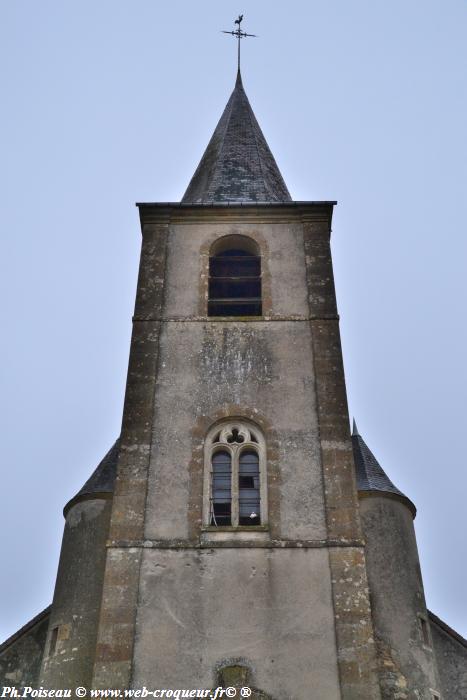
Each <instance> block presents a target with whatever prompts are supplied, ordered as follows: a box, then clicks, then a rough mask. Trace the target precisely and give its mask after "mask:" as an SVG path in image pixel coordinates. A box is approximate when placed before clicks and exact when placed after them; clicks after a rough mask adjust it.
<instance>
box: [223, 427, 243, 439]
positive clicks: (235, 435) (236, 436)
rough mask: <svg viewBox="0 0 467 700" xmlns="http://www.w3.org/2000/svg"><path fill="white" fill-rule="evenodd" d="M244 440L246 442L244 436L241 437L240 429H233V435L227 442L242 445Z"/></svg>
mask: <svg viewBox="0 0 467 700" xmlns="http://www.w3.org/2000/svg"><path fill="white" fill-rule="evenodd" d="M244 440H245V438H244V437H243V435H239V433H238V428H233V429H232V435H229V437H228V438H227V442H230V443H232V442H240V443H241V442H244Z"/></svg>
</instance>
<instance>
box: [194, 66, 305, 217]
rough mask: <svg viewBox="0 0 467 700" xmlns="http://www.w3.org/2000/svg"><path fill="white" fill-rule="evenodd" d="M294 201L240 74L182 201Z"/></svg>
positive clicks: (207, 202) (206, 202) (204, 202)
mask: <svg viewBox="0 0 467 700" xmlns="http://www.w3.org/2000/svg"><path fill="white" fill-rule="evenodd" d="M290 201H291V197H290V194H289V191H288V189H287V186H286V184H285V182H284V179H283V177H282V175H281V173H280V171H279V168H278V167H277V164H276V161H275V160H274V156H273V155H272V153H271V151H270V149H269V146H268V144H267V142H266V139H265V138H264V136H263V132H262V131H261V128H260V126H259V124H258V122H257V121H256V117H255V115H254V114H253V110H252V108H251V105H250V103H249V101H248V97H247V96H246V94H245V90H244V89H243V84H242V78H241V75H240V71H238V74H237V81H236V83H235V88H234V91H233V92H232V95H231V96H230V99H229V101H228V103H227V106H226V108H225V109H224V112H223V114H222V117H221V118H220V121H219V123H218V125H217V127H216V129H215V131H214V134H213V135H212V137H211V140H210V142H209V144H208V147H207V148H206V150H205V152H204V155H203V157H202V158H201V161H200V163H199V165H198V167H197V169H196V171H195V174H194V175H193V177H192V179H191V182H190V184H189V185H188V189H187V191H186V192H185V194H184V196H183V199H182V202H183V203H185V204H186V203H192V204H215V203H219V202H249V203H255V202H290Z"/></svg>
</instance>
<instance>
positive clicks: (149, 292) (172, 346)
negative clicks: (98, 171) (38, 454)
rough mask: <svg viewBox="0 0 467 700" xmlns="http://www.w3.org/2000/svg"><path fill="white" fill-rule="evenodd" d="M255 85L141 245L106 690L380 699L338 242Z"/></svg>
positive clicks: (151, 209)
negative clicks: (304, 189)
mask: <svg viewBox="0 0 467 700" xmlns="http://www.w3.org/2000/svg"><path fill="white" fill-rule="evenodd" d="M333 205H334V202H327V201H326V202H295V201H292V200H291V197H290V195H289V192H288V190H287V187H286V185H285V183H284V180H283V178H282V176H281V173H280V171H279V169H278V167H277V164H276V162H275V160H274V157H273V155H272V153H271V151H270V149H269V147H268V145H267V142H266V140H265V138H264V136H263V134H262V132H261V129H260V127H259V125H258V122H257V121H256V118H255V116H254V114H253V111H252V108H251V106H250V103H249V101H248V98H247V96H246V93H245V90H244V88H243V84H242V79H241V76H240V72H239V73H238V75H237V80H236V84H235V87H234V90H233V93H232V95H231V97H230V99H229V101H228V103H227V106H226V108H225V110H224V113H223V115H222V117H221V119H220V121H219V123H218V125H217V127H216V129H215V131H214V134H213V136H212V138H211V141H210V142H209V145H208V147H207V149H206V151H205V153H204V155H203V157H202V159H201V162H200V164H199V166H198V168H197V170H196V172H195V174H194V176H193V178H192V180H191V182H190V184H189V186H188V189H187V191H186V193H185V195H184V197H183V199H182V201H181V202H180V203H172V204H166V203H163V204H159V203H146V204H140V205H139V212H140V219H141V228H142V253H141V263H140V271H139V280H138V290H137V298H136V307H135V314H134V321H133V336H132V342H131V352H130V362H129V372H128V382H127V390H126V398H125V406H124V415H123V426H122V433H121V437H120V445H119V452H118V464H117V478H116V483H115V489H114V495H113V505H112V514H111V521H110V533H109V540H108V543H107V561H106V568H105V577H104V582H103V595H102V606H101V611H100V621H99V626H98V631H97V649H96V661H95V666H94V674H93V680H92V685H93V686H94V687H104V688H108V687H120V688H126V687H134V688H140V687H143V686H146V687H154V688H212V687H213V688H215V687H216V686H218V685H225V686H227V685H230V686H237V685H238V686H241V685H246V686H250V687H253V688H255V689H256V690H255V691H254V692H255V693H256V695H254V696H253V697H257V698H260V697H261V698H276V697H278V698H297V699H298V698H300V699H303V700H309V698H310V697H311V696H313V697H316V698H323V699H326V700H334V699H335V700H338V699H340V698H345V699H346V700H350V699H354V700H357V698H358V700H365V699H368V700H370V698H371V699H372V700H374V699H376V698H379V697H380V694H379V684H378V680H377V673H376V657H375V648H374V638H373V627H372V620H371V613H370V606H369V596H368V587H367V578H366V568H365V554H364V542H363V539H362V533H361V528H360V520H359V511H358V499H357V489H356V482H355V474H354V463H353V453H352V442H351V437H350V433H349V417H348V410H347V402H346V393H345V383H344V373H343V366H342V355H341V346H340V338H339V328H338V316H337V310H336V299H335V292H334V283H333V275H332V265H331V255H330V246H329V239H330V231H331V220H332V212H333Z"/></svg>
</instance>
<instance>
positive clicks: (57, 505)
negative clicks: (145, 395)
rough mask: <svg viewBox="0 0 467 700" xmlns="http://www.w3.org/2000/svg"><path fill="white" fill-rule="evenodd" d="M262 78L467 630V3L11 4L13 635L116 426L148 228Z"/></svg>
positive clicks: (7, 20)
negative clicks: (325, 205) (243, 33)
mask: <svg viewBox="0 0 467 700" xmlns="http://www.w3.org/2000/svg"><path fill="white" fill-rule="evenodd" d="M240 12H243V13H244V15H245V20H244V26H245V29H246V30H247V31H249V32H251V33H255V34H258V35H259V38H258V39H251V40H248V41H245V42H244V45H243V56H244V59H243V78H244V86H245V89H246V92H247V94H248V96H249V98H250V101H251V103H252V106H253V109H254V111H255V113H256V116H257V118H258V120H259V123H260V125H261V127H262V129H263V131H264V133H265V135H266V138H267V140H268V142H269V145H270V147H271V149H272V151H273V153H274V155H275V156H276V159H277V161H278V164H279V167H280V168H281V171H282V174H283V175H284V178H285V180H286V182H287V184H288V187H289V189H290V191H291V194H292V197H293V198H294V199H299V200H300V199H302V200H306V199H315V200H319V199H337V200H338V206H337V208H336V212H335V218H334V225H333V238H332V245H333V254H334V266H335V275H336V286H337V294H338V303H339V310H340V314H341V330H342V339H343V351H344V362H345V369H346V378H347V386H348V395H349V405H350V411H351V414H352V415H355V416H356V418H357V422H358V425H359V429H360V432H361V434H362V435H363V437H364V438H365V440H366V441H367V443H368V445H369V446H370V448H371V449H372V450H373V451H374V453H375V454H376V456H377V457H378V459H379V461H380V462H381V464H382V465H383V467H384V468H385V470H386V471H387V473H388V475H389V476H390V477H391V479H392V480H393V481H394V482H395V483H396V485H397V486H398V487H399V488H401V489H402V490H404V492H405V493H406V494H407V495H408V496H409V497H410V498H411V499H412V500H413V501H414V502H415V504H416V505H417V507H418V509H419V512H418V516H417V519H416V529H417V536H418V543H419V549H420V556H421V563H422V571H423V576H424V582H425V591H426V595H427V601H428V606H429V607H430V608H431V609H432V610H433V611H434V612H435V613H436V614H438V615H439V616H440V617H442V618H443V619H444V620H445V621H446V622H447V623H448V624H450V625H451V626H453V627H454V628H455V629H457V630H458V631H459V632H460V633H462V634H463V635H464V636H467V612H466V605H465V581H466V573H467V560H466V547H465V530H466V526H465V510H466V487H467V477H466V451H465V435H466V395H467V379H466V370H465V358H466V356H467V348H466V345H467V343H466V321H465V299H466V286H467V282H466V274H465V268H466V257H467V256H466V236H465V222H466V220H467V211H466V209H467V204H466V195H465V191H466V182H467V178H466V175H467V172H466V171H467V147H466V138H465V133H466V124H467V96H466V68H467V40H466V35H467V31H466V24H467V3H466V2H465V0H462V1H461V0H444V2H441V0H439V1H434V0H423V1H422V0H418V1H417V2H415V1H413V0H392V2H387V0H352V1H351V2H349V0H320V1H318V0H289V1H288V2H287V3H283V2H278V1H276V0H267V1H266V0H242V1H241V3H240V4H239V3H238V1H237V2H231V1H230V0H224V1H223V2H219V1H218V0H217V1H214V0H204V1H203V2H196V3H195V2H190V1H188V0H172V1H171V2H170V3H168V2H161V1H159V2H157V1H156V0H134V1H133V2H129V1H128V0H126V1H124V0H99V2H96V1H95V0H79V1H78V0H69V1H67V2H63V1H62V0H41V2H37V0H3V2H2V3H1V22H0V65H1V68H0V70H1V74H2V75H1V85H2V88H1V94H2V108H1V112H0V122H1V125H0V134H1V137H2V147H1V173H0V180H1V182H0V199H1V209H0V221H1V260H2V267H3V269H2V274H1V278H0V279H1V285H2V290H1V296H0V299H1V306H2V330H3V342H2V344H1V354H2V357H1V363H0V367H1V374H2V391H1V397H2V400H1V404H2V405H1V426H2V470H1V481H0V488H1V512H0V519H1V520H0V528H1V530H0V531H1V538H2V569H3V573H2V575H1V578H0V639H3V638H5V637H7V636H8V635H10V634H11V633H13V632H14V631H16V629H17V628H18V627H19V626H21V625H22V624H24V623H25V622H27V620H28V619H30V618H31V617H32V616H33V615H35V614H36V613H38V612H39V611H40V610H41V609H42V608H44V607H45V606H46V605H48V604H49V602H50V601H51V599H52V594H53V586H54V581H55V574H56V568H57V563H58V556H59V548H60V541H61V535H62V529H63V517H62V513H61V510H62V507H63V505H64V504H65V502H66V501H67V500H68V499H69V498H70V497H72V496H73V494H74V493H75V492H76V491H77V490H78V489H79V488H80V486H81V485H82V483H83V482H84V481H85V480H86V479H87V477H88V476H89V475H90V473H91V472H92V471H93V469H94V468H95V466H96V464H97V462H98V461H99V460H100V458H101V457H102V456H103V454H104V453H105V452H106V450H107V449H108V448H109V446H110V445H111V444H112V442H113V441H114V439H115V438H116V436H117V435H118V433H119V431H120V421H121V412H122V404H123V394H124V387H125V380H126V368H127V360H128V350H129V339H130V331H131V315H132V309H133V303H134V293H135V288H136V275H137V264H138V258H139V246H140V233H139V222H138V217H137V210H136V209H135V207H134V202H135V201H177V200H179V199H180V197H181V196H182V194H183V192H184V190H185V188H186V186H187V184H188V182H189V179H190V177H191V175H192V173H193V171H194V169H195V167H196V165H197V163H198V161H199V158H200V157H201V155H202V152H203V150H204V148H205V146H206V144H207V142H208V140H209V137H210V135H211V133H212V131H213V129H214V127H215V125H216V123H217V120H218V119H219V117H220V114H221V112H222V110H223V108H224V106H225V103H226V101H227V99H228V97H229V95H230V92H231V90H232V88H233V84H234V78H235V61H236V55H235V51H236V49H235V42H234V40H233V39H232V38H231V37H228V36H226V35H224V34H221V33H220V30H222V29H230V28H231V27H232V24H233V20H234V19H235V17H236V16H237V15H238V14H239V13H240Z"/></svg>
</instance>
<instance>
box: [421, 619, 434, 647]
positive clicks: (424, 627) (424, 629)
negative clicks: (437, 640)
mask: <svg viewBox="0 0 467 700" xmlns="http://www.w3.org/2000/svg"><path fill="white" fill-rule="evenodd" d="M417 617H418V627H419V633H420V638H421V640H422V644H423V646H424V648H425V649H429V650H430V651H433V642H432V639H431V629H430V623H429V620H428V616H427V615H424V614H423V613H417Z"/></svg>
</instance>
